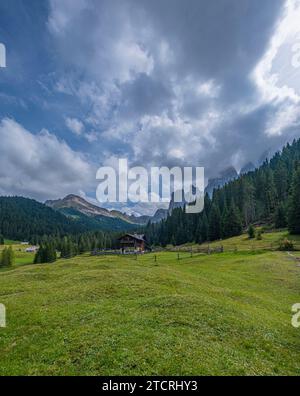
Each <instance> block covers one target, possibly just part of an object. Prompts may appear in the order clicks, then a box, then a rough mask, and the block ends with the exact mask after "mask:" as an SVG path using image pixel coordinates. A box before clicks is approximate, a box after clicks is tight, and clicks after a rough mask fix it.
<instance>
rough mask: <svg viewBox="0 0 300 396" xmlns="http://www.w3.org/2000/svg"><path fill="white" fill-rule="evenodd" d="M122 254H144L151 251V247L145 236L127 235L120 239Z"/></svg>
mask: <svg viewBox="0 0 300 396" xmlns="http://www.w3.org/2000/svg"><path fill="white" fill-rule="evenodd" d="M119 243H120V248H121V250H122V252H123V253H124V252H128V251H135V252H144V251H146V250H149V246H148V244H147V241H146V239H145V235H144V234H125V235H123V236H121V237H120V238H119Z"/></svg>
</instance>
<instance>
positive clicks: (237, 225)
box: [222, 201, 243, 238]
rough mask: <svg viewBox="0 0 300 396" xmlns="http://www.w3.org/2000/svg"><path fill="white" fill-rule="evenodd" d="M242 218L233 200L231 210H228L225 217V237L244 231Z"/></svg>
mask: <svg viewBox="0 0 300 396" xmlns="http://www.w3.org/2000/svg"><path fill="white" fill-rule="evenodd" d="M242 229H243V227H242V220H241V215H240V213H239V210H238V208H237V207H236V206H235V205H234V202H233V201H232V203H231V205H230V208H229V210H226V212H225V216H224V217H223V230H222V231H223V234H222V236H223V237H224V238H229V237H233V236H237V235H241V233H242Z"/></svg>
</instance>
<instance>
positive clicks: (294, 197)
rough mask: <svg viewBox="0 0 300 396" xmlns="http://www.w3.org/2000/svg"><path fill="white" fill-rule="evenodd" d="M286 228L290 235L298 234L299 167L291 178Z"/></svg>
mask: <svg viewBox="0 0 300 396" xmlns="http://www.w3.org/2000/svg"><path fill="white" fill-rule="evenodd" d="M288 228H289V231H290V233H291V234H300V167H298V168H297V169H296V170H295V172H294V176H293V182H292V188H291V196H290V199H289V213H288Z"/></svg>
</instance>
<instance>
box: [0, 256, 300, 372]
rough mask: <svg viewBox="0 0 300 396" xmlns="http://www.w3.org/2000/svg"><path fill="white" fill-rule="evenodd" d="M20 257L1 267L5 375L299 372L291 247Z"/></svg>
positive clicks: (299, 277)
mask: <svg viewBox="0 0 300 396" xmlns="http://www.w3.org/2000/svg"><path fill="white" fill-rule="evenodd" d="M19 256H20V257H18V258H17V265H16V266H15V267H13V268H11V269H2V270H1V271H0V303H3V304H5V306H6V309H7V327H6V328H0V356H1V362H0V374H1V375H299V374H300V328H298V329H297V328H294V327H292V325H291V318H292V312H291V307H292V305H293V304H295V303H297V302H299V303H300V266H299V262H298V261H297V260H296V259H295V258H293V257H291V256H289V255H288V254H287V253H286V252H268V251H265V252H263V251H246V250H245V251H242V250H239V251H237V252H226V251H225V252H224V253H220V254H212V255H209V256H207V255H201V254H198V255H197V254H194V256H193V257H190V254H189V253H181V254H180V259H179V260H178V259H177V254H176V253H173V252H168V253H167V252H163V253H157V254H156V261H155V255H154V254H153V253H151V254H147V255H144V256H139V257H137V259H135V258H134V257H132V256H122V257H117V256H101V257H90V256H89V255H83V256H78V257H75V258H73V259H69V260H62V259H60V260H58V261H57V262H56V263H54V264H42V265H30V264H29V263H28V259H29V257H28V256H26V255H25V254H24V253H22V252H19ZM295 256H297V253H295Z"/></svg>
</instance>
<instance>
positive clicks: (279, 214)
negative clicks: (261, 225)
mask: <svg viewBox="0 0 300 396" xmlns="http://www.w3.org/2000/svg"><path fill="white" fill-rule="evenodd" d="M274 220H275V228H284V227H286V226H287V220H286V211H285V207H284V206H283V204H280V205H279V206H278V207H277V209H276V211H275V218H274Z"/></svg>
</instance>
